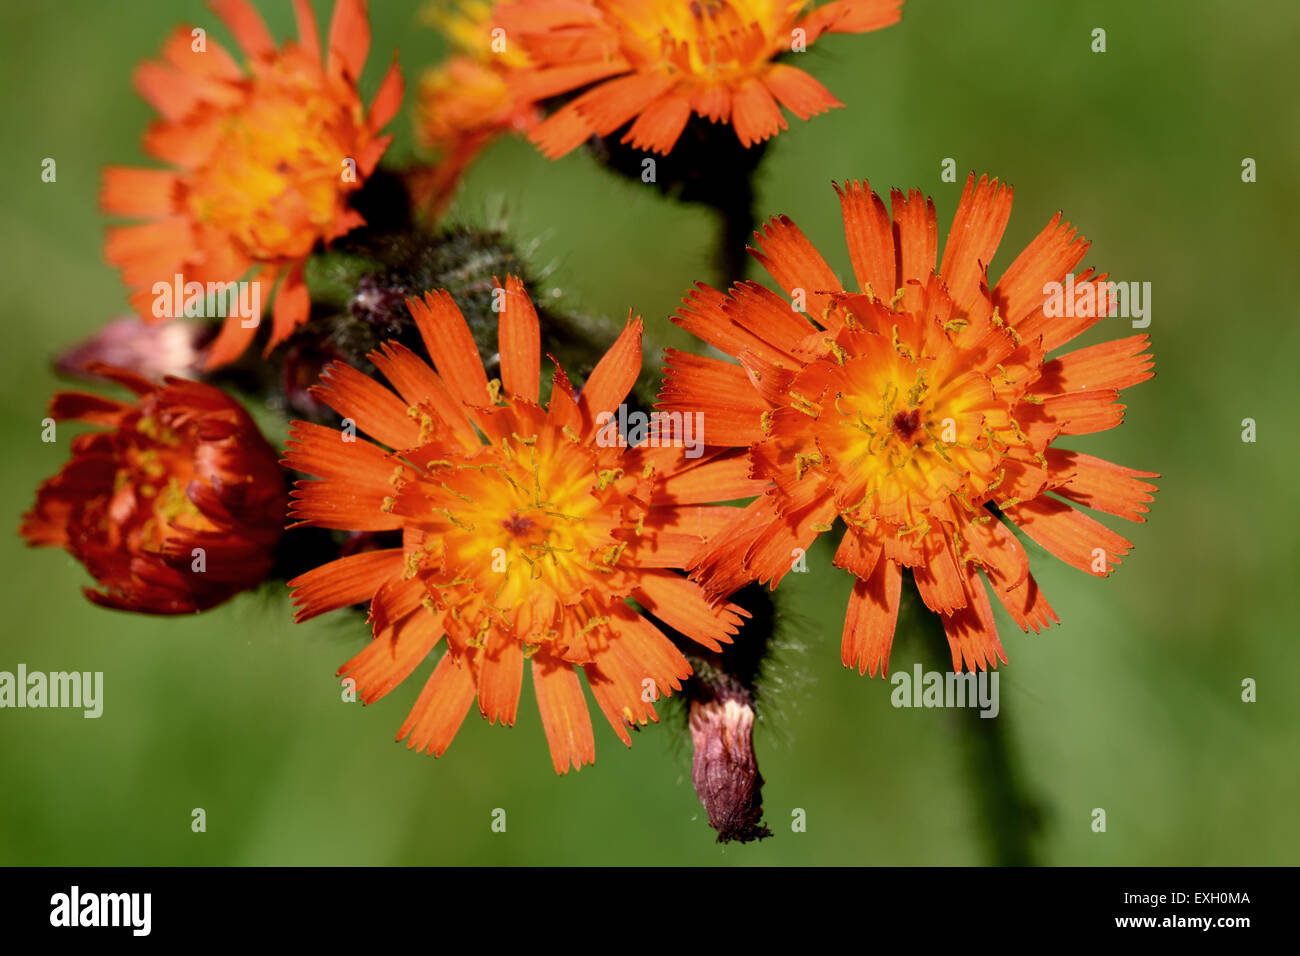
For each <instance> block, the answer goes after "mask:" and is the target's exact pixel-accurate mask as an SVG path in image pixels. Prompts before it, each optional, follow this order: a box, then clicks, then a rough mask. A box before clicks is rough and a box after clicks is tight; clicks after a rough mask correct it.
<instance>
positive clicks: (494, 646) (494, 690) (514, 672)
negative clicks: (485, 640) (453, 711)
mask: <svg viewBox="0 0 1300 956" xmlns="http://www.w3.org/2000/svg"><path fill="white" fill-rule="evenodd" d="M490 644H491V649H490V651H488V650H485V651H481V652H480V654H479V678H478V709H479V712H480V713H481V714H482V715H483V716H484V717H486V718H487V721H488V723H489V724H495V723H496V722H497V720H498V718H499V719H500V720H501V723H502V724H503V725H505V726H507V727H513V726H514V725H515V713H516V711H517V710H518V708H519V691H520V687H521V685H522V683H523V679H524V651H523V646H522V645H521V644H520V643H519V641H518V640H516V639H515V638H513V637H504V636H503V637H500V638H498V639H497V640H495V641H492V642H490Z"/></svg>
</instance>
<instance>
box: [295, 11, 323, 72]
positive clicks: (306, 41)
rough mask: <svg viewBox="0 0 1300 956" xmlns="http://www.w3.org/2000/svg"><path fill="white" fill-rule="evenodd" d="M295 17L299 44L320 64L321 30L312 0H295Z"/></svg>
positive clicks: (309, 56) (311, 58) (310, 58)
mask: <svg viewBox="0 0 1300 956" xmlns="http://www.w3.org/2000/svg"><path fill="white" fill-rule="evenodd" d="M293 19H294V22H295V23H297V25H298V46H299V48H300V49H301V50H302V52H303V53H305V54H307V58H308V59H309V60H311V61H312V62H313V63H315V64H317V65H318V66H319V65H320V30H319V29H317V26H316V13H315V11H313V10H312V8H311V0H293Z"/></svg>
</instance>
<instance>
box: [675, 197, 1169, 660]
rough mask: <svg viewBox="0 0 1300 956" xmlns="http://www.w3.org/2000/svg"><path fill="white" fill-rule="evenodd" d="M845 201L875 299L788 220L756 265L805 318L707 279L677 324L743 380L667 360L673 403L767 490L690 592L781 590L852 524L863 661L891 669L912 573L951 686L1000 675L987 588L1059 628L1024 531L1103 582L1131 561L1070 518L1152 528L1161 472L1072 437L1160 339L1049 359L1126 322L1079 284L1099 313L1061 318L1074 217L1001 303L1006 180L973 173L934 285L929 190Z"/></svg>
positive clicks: (1097, 293)
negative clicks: (1098, 327)
mask: <svg viewBox="0 0 1300 956" xmlns="http://www.w3.org/2000/svg"><path fill="white" fill-rule="evenodd" d="M836 191H837V192H838V193H839V196H840V202H841V205H842V211H843V217H844V231H845V235H846V237H847V239H848V246H849V253H850V258H851V260H852V264H853V272H854V277H855V279H856V280H857V285H858V291H846V290H844V288H843V285H842V284H841V282H840V281H839V280H838V279H837V278H836V276H835V274H834V273H833V272H832V271H831V269H830V267H829V266H828V265H827V264H826V261H825V260H824V259H823V258H822V257H821V256H820V255H819V254H818V252H817V250H816V249H815V248H814V247H813V246H812V244H811V243H810V242H809V241H808V239H807V238H806V237H805V236H804V235H803V233H802V232H800V231H799V229H798V228H797V227H796V226H795V225H794V224H793V223H792V222H791V221H790V220H789V219H787V218H785V217H780V218H778V219H774V220H772V221H771V222H770V223H769V224H768V225H767V226H766V227H765V228H764V229H763V231H762V234H761V235H759V236H758V238H759V239H760V240H761V244H762V250H761V251H754V255H755V257H756V258H757V259H758V260H759V262H761V263H762V264H763V266H764V267H765V268H766V269H767V270H768V272H769V273H770V274H771V276H772V278H773V279H774V280H775V281H776V282H777V284H778V285H780V287H781V288H782V289H784V290H785V292H786V294H787V295H788V296H789V297H790V301H787V300H785V299H783V298H782V297H780V296H778V295H777V294H775V293H773V292H771V291H769V290H768V289H766V288H765V287H763V286H761V285H759V284H757V283H753V282H744V283H741V284H739V285H737V286H736V287H734V288H733V289H732V290H731V293H730V294H728V295H724V294H722V293H721V292H718V291H715V290H713V289H711V288H708V287H707V286H703V285H701V286H699V287H698V288H697V289H696V291H694V292H693V293H692V294H691V295H690V297H689V298H688V299H687V300H685V301H686V305H685V308H683V309H682V310H681V311H680V312H679V314H678V316H677V318H676V320H675V321H677V323H678V324H679V325H681V326H683V327H684V328H686V329H688V330H690V331H692V332H693V333H695V334H696V335H698V336H700V337H701V338H702V339H704V340H705V341H706V342H708V343H710V344H711V345H715V346H717V347H718V348H719V349H722V350H723V351H724V352H727V353H729V354H731V355H733V356H735V357H736V358H737V360H738V362H739V364H732V363H730V362H726V361H723V360H719V359H713V358H700V357H696V356H691V355H686V354H683V353H672V354H671V355H670V359H669V361H670V364H671V365H672V367H671V368H670V369H669V377H668V379H667V381H666V383H665V386H664V390H663V392H662V395H661V399H662V401H661V407H662V408H666V409H675V408H685V407H690V408H694V409H700V410H702V412H703V414H704V415H705V416H706V418H707V419H708V420H709V421H710V422H711V425H712V427H711V429H710V436H711V437H710V441H711V442H718V443H720V444H723V445H736V446H744V447H746V448H748V456H749V459H750V461H751V464H752V467H753V476H754V477H755V478H757V479H762V480H765V481H767V482H768V483H769V488H768V490H767V492H766V493H765V494H763V495H762V496H760V497H759V498H757V499H756V500H755V501H754V502H753V503H752V504H751V505H750V506H749V507H748V508H747V509H746V510H745V515H744V517H743V518H742V519H741V520H739V521H737V522H736V523H735V524H734V525H732V526H731V527H730V528H728V529H727V530H726V531H724V532H723V533H722V534H720V535H718V536H717V537H715V538H713V539H712V540H711V541H710V542H709V545H708V547H707V549H706V551H705V552H704V553H703V554H702V555H701V556H700V557H699V560H698V561H697V562H696V565H695V568H694V573H693V576H694V577H697V578H698V579H700V580H701V581H702V582H703V583H704V584H705V586H706V587H707V588H708V589H709V590H710V591H711V592H712V593H714V594H719V595H721V594H729V593H731V591H733V590H734V589H735V588H737V587H739V586H740V585H742V584H744V583H746V582H747V581H753V580H759V581H764V582H769V581H770V582H771V585H772V586H773V587H775V586H776V584H777V582H778V581H779V580H780V579H781V577H782V576H784V574H785V573H786V572H788V571H789V570H790V567H791V553H792V551H793V549H797V548H801V549H804V550H806V549H807V548H808V547H809V546H810V544H811V543H812V541H813V540H814V539H815V538H816V537H817V536H818V535H819V534H821V533H822V532H826V531H830V530H831V527H832V524H833V522H834V521H835V520H836V519H837V518H838V519H840V520H842V521H843V522H844V524H845V526H846V531H845V533H844V536H843V538H842V539H841V541H840V545H839V550H838V551H837V552H836V555H835V564H836V565H837V566H838V567H841V568H844V569H846V570H847V571H849V572H850V573H851V574H853V575H854V576H855V577H856V578H857V581H856V583H855V584H854V587H853V593H852V596H851V598H850V601H849V610H848V616H847V620H846V621H845V626H844V635H843V661H844V663H845V665H846V666H854V665H856V666H857V667H858V669H859V672H862V673H865V672H868V671H869V672H870V673H871V674H872V675H873V676H874V675H875V673H876V669H877V666H879V668H880V670H881V673H885V672H886V671H887V669H888V664H889V649H890V645H891V642H892V639H893V634H894V627H895V620H896V616H897V612H898V604H899V595H900V589H901V581H902V574H901V569H902V568H910V569H911V571H912V575H913V577H914V580H915V582H916V586H917V589H918V591H919V593H920V595H921V598H922V599H923V601H924V602H925V604H926V606H927V607H929V608H930V609H931V610H933V611H935V612H937V613H939V614H940V615H941V616H942V620H943V624H944V627H945V630H946V632H947V635H948V641H949V645H950V649H951V651H952V661H953V668H954V670H960V669H961V667H962V665H963V664H965V666H966V667H967V668H968V669H972V670H973V669H975V668H976V667H978V668H980V669H984V668H985V667H987V666H988V665H990V664H991V665H993V666H996V664H997V659H999V658H1000V659H1002V660H1003V661H1005V660H1006V658H1005V655H1004V652H1003V649H1002V645H1001V642H1000V641H999V640H998V635H997V631H996V629H995V627H994V623H993V614H992V609H991V605H990V602H989V598H988V594H987V592H986V591H985V588H984V584H983V579H987V581H988V583H989V585H990V586H991V587H992V589H993V593H994V594H996V595H997V597H998V599H999V600H1000V601H1001V602H1002V604H1003V605H1004V606H1005V607H1006V609H1007V611H1008V612H1009V613H1010V614H1011V616H1012V617H1013V618H1014V619H1015V621H1016V622H1017V623H1018V624H1019V625H1020V626H1021V628H1022V629H1024V630H1026V631H1027V630H1028V629H1029V628H1031V627H1032V628H1033V629H1034V630H1035V631H1037V630H1038V629H1039V628H1040V627H1045V626H1048V625H1049V624H1050V623H1051V622H1053V621H1055V620H1056V616H1055V614H1054V613H1053V611H1052V609H1051V607H1050V606H1049V605H1048V603H1047V601H1046V599H1044V597H1043V596H1042V594H1041V593H1040V592H1039V590H1038V586H1037V584H1036V583H1035V582H1034V578H1033V576H1032V575H1031V574H1030V573H1029V563H1028V559H1027V557H1026V554H1025V551H1024V549H1023V548H1022V547H1021V545H1020V542H1019V540H1018V539H1017V537H1016V536H1015V535H1014V534H1013V533H1012V531H1011V525H1014V526H1018V527H1019V528H1020V530H1022V531H1023V532H1025V534H1027V535H1028V536H1029V537H1030V538H1032V539H1034V540H1035V541H1037V542H1038V543H1039V544H1041V545H1042V546H1043V547H1044V548H1046V549H1047V550H1048V551H1050V552H1051V553H1052V554H1054V555H1056V556H1057V557H1058V558H1060V559H1061V560H1063V561H1065V562H1067V563H1068V564H1071V565H1073V566H1075V567H1077V568H1079V569H1081V570H1084V571H1089V572H1092V573H1094V574H1098V575H1101V576H1105V575H1108V574H1109V573H1110V570H1111V568H1112V567H1113V566H1114V565H1117V564H1119V562H1120V559H1121V558H1122V557H1123V556H1124V555H1125V554H1127V553H1128V552H1129V550H1130V549H1131V547H1132V546H1131V545H1130V544H1129V542H1128V541H1126V540H1124V538H1122V537H1120V536H1119V535H1118V534H1116V533H1115V532H1113V531H1111V530H1110V529H1109V528H1107V527H1106V526H1105V525H1103V524H1101V523H1100V522H1098V521H1096V520H1095V519H1093V518H1091V517H1089V516H1088V515H1086V514H1084V513H1083V512H1081V511H1079V510H1076V509H1075V508H1074V507H1073V506H1072V504H1071V503H1073V504H1080V505H1085V506H1087V507H1090V508H1093V509H1096V510H1098V511H1103V512H1106V513H1108V514H1111V515H1116V516H1119V517H1122V518H1127V519H1130V520H1133V521H1141V520H1144V519H1143V518H1142V513H1143V512H1145V511H1146V510H1147V508H1146V502H1148V501H1150V500H1151V492H1153V491H1155V488H1154V487H1153V486H1152V485H1150V484H1148V483H1147V482H1145V481H1143V480H1142V479H1145V478H1154V477H1157V476H1156V475H1154V474H1151V473H1149V472H1141V471H1135V470H1133V469H1130V468H1124V467H1121V466H1119V465H1115V464H1111V463H1110V462H1107V461H1103V460H1101V459H1099V458H1094V457H1092V456H1091V455H1085V454H1082V453H1080V452H1073V451H1066V450H1064V449H1062V448H1059V447H1057V446H1056V444H1055V442H1056V439H1057V438H1058V437H1060V436H1065V435H1082V434H1090V433H1093V432H1099V431H1103V430H1105V429H1109V428H1113V427H1115V426H1116V425H1118V424H1119V423H1120V422H1121V420H1122V418H1123V411H1124V406H1123V405H1120V404H1118V401H1117V399H1118V396H1119V390H1120V389H1122V388H1126V387H1128V386H1130V385H1136V384H1137V383H1139V382H1142V381H1145V380H1146V379H1148V378H1150V377H1151V376H1152V375H1153V374H1154V373H1153V372H1152V371H1151V356H1150V355H1149V354H1145V352H1144V350H1145V349H1146V347H1147V345H1148V344H1149V340H1148V338H1147V336H1146V335H1134V336H1131V337H1127V338H1123V339H1118V340H1114V341H1110V342H1105V343H1102V344H1100V345H1093V346H1090V347H1088V348H1083V349H1077V350H1075V351H1071V352H1068V353H1066V354H1064V355H1059V356H1057V357H1055V358H1050V359H1049V358H1048V357H1047V356H1048V353H1049V352H1052V351H1053V350H1055V349H1057V348H1059V347H1060V346H1062V345H1064V344H1065V343H1067V342H1069V341H1071V340H1072V339H1074V338H1075V337H1076V336H1078V335H1079V334H1080V333H1082V332H1083V331H1084V330H1086V329H1087V328H1089V327H1090V326H1092V325H1093V324H1094V323H1095V322H1096V321H1097V320H1098V319H1099V318H1100V317H1101V316H1104V315H1106V314H1107V313H1108V312H1109V311H1110V303H1109V298H1108V292H1107V289H1108V287H1107V285H1106V284H1105V282H1104V280H1105V276H1096V277H1094V276H1093V271H1092V270H1091V269H1088V270H1086V271H1085V272H1084V273H1082V274H1081V275H1080V276H1079V277H1078V284H1079V288H1080V289H1089V290H1091V291H1092V295H1093V304H1092V305H1089V304H1088V300H1087V298H1086V297H1085V298H1083V299H1081V300H1080V301H1081V302H1083V305H1084V307H1083V308H1080V309H1078V310H1070V311H1069V314H1067V315H1066V316H1064V317H1062V316H1058V315H1056V314H1055V313H1056V312H1057V309H1056V307H1055V305H1054V304H1053V301H1052V296H1051V294H1050V292H1049V290H1050V289H1051V285H1050V284H1051V283H1064V282H1066V281H1067V274H1072V270H1073V269H1074V268H1075V266H1077V265H1078V264H1079V262H1080V261H1081V260H1082V259H1083V256H1084V254H1085V253H1086V251H1087V249H1088V243H1087V242H1086V241H1085V240H1084V239H1083V238H1082V237H1081V236H1076V235H1075V231H1074V230H1073V229H1071V228H1070V227H1069V224H1068V223H1062V222H1061V217H1060V215H1059V214H1058V215H1057V216H1056V217H1055V218H1053V219H1052V221H1051V222H1049V223H1048V225H1047V227H1046V228H1045V229H1044V230H1043V231H1042V232H1041V233H1040V234H1039V236H1038V237H1037V238H1036V239H1035V240H1034V241H1033V242H1032V243H1030V245H1029V246H1028V247H1027V248H1026V249H1025V250H1024V251H1023V252H1022V253H1021V254H1020V255H1019V256H1018V257H1017V258H1016V260H1015V261H1014V262H1013V263H1012V264H1011V265H1010V266H1008V268H1007V270H1006V272H1005V273H1003V275H1002V277H1001V279H1000V280H999V281H998V282H997V284H996V285H994V286H993V287H992V289H991V290H990V288H989V281H988V275H987V269H986V264H987V263H989V262H990V261H992V259H993V255H994V253H995V252H996V250H997V247H998V243H999V241H1000V240H1001V237H1002V232H1003V230H1004V228H1005V227H1006V224H1007V220H1008V218H1009V216H1010V213H1011V197H1012V193H1011V189H1010V188H1008V187H999V186H998V184H997V181H996V180H994V181H993V182H989V181H988V180H987V179H981V180H980V181H979V182H978V183H976V182H975V178H974V176H973V175H972V176H971V177H970V180H969V181H968V182H967V184H966V189H965V192H964V194H963V196H962V199H961V203H960V205H959V207H958V209H957V215H956V218H955V220H954V222H953V225H952V229H951V231H950V232H949V234H948V241H947V243H946V244H945V246H944V250H943V259H942V262H940V264H939V268H938V270H937V271H936V270H935V262H936V257H937V252H938V227H937V224H936V220H935V211H934V205H933V203H932V202H931V201H929V200H928V199H923V198H922V196H921V194H920V192H919V191H915V190H914V191H912V192H911V193H910V194H909V195H907V196H906V197H905V196H904V195H903V194H902V193H901V192H899V191H897V190H895V191H894V192H893V194H892V206H893V217H892V222H891V217H890V214H889V213H888V212H886V210H885V205H884V203H883V202H882V201H881V199H880V197H879V196H877V195H875V194H874V193H872V192H871V190H870V189H869V187H868V186H867V185H866V184H865V183H862V184H859V183H857V182H853V183H849V184H848V185H847V186H845V187H843V188H841V187H840V186H836ZM1071 281H1072V280H1071ZM1049 492H1050V494H1049ZM981 573H982V577H981Z"/></svg>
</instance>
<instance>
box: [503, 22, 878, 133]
mask: <svg viewBox="0 0 1300 956" xmlns="http://www.w3.org/2000/svg"><path fill="white" fill-rule="evenodd" d="M902 5H903V0H835V2H832V3H828V4H825V5H823V6H820V7H816V8H813V9H811V10H809V9H807V8H808V6H809V4H808V2H807V0H574V2H566V3H557V2H555V0H503V2H501V3H499V4H497V7H496V9H495V10H494V18H495V21H496V23H497V24H498V25H500V26H501V27H502V28H503V29H504V31H505V36H506V37H507V38H509V39H510V40H511V41H512V42H516V43H518V44H519V45H520V46H521V47H523V49H524V51H525V52H526V53H527V55H528V58H529V60H530V65H529V66H527V67H525V68H522V69H518V70H513V71H511V74H510V82H511V84H512V85H513V86H514V87H515V89H516V91H517V93H518V95H520V96H524V97H527V98H528V99H531V100H533V101H538V100H542V99H546V98H548V97H554V96H559V95H563V94H566V93H571V92H575V91H577V90H580V89H582V88H584V87H590V89H588V90H587V91H586V92H584V93H582V94H581V95H580V96H578V97H577V98H576V99H574V100H572V101H571V102H569V103H568V104H566V105H565V106H564V107H562V108H561V109H559V110H558V111H556V112H555V113H554V114H553V115H552V116H551V117H549V118H548V119H546V120H545V121H544V122H542V123H541V124H540V125H538V126H537V127H536V128H535V129H534V130H533V131H532V133H531V135H530V138H531V139H532V140H533V142H535V143H536V144H537V145H538V146H539V147H540V148H541V150H542V151H543V152H544V153H545V154H546V155H547V156H549V157H551V158H552V159H554V158H556V157H559V156H563V155H564V154H565V153H568V152H570V151H571V150H573V149H575V148H577V147H578V146H580V145H581V144H582V143H583V142H584V141H585V140H587V139H588V138H589V137H591V136H607V135H609V134H610V133H613V132H614V131H615V130H617V129H618V128H619V127H621V126H623V125H624V124H625V123H628V122H630V121H632V125H631V127H630V128H629V129H628V130H627V132H626V134H625V135H624V136H623V139H622V142H624V143H629V142H630V143H631V144H632V146H633V147H634V148H635V149H645V150H650V151H652V152H657V153H663V154H667V153H669V152H671V151H672V148H673V145H674V144H675V143H676V142H677V139H678V137H679V136H681V133H682V130H683V129H685V127H686V123H687V121H688V120H689V119H690V117H691V114H692V113H695V114H698V115H699V116H702V117H705V118H707V119H709V120H710V121H712V122H714V123H730V124H731V126H732V127H733V128H734V129H735V131H736V136H737V137H738V138H739V139H740V142H741V143H742V144H743V145H745V146H747V147H748V146H751V145H753V144H755V143H761V142H763V141H764V140H766V139H768V138H770V137H772V136H775V135H776V134H777V133H778V132H780V131H781V130H782V129H785V128H786V122H785V119H784V117H783V116H782V115H781V109H780V107H781V106H784V107H785V108H786V109H788V110H789V111H790V112H791V113H793V114H795V115H796V116H798V117H799V118H800V119H808V118H809V117H811V116H815V115H817V114H818V113H822V112H825V111H826V110H828V109H830V108H831V107H836V106H842V105H843V104H842V103H840V102H839V100H837V99H836V98H835V97H834V96H832V95H831V94H830V92H829V91H827V89H826V88H825V87H824V86H822V85H821V84H820V83H819V82H817V80H815V79H813V77H812V76H810V75H809V74H808V73H806V72H804V71H803V70H802V69H800V68H799V67H796V66H791V65H790V64H788V63H778V62H777V59H778V58H779V57H780V56H781V55H782V54H791V53H800V52H802V51H804V50H806V49H807V46H808V45H809V44H811V43H813V42H814V41H815V40H816V39H817V38H818V37H820V36H821V35H822V34H823V33H865V32H867V31H870V30H877V29H880V28H881V27H886V26H889V25H890V24H892V23H896V22H897V21H898V19H899V16H900V15H901V9H900V8H901V7H902Z"/></svg>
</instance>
